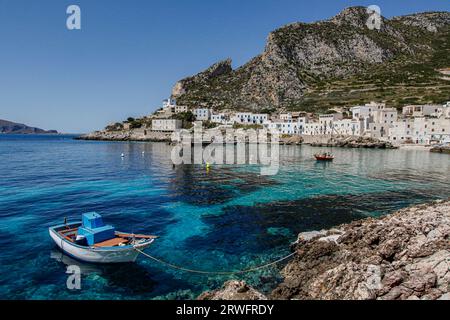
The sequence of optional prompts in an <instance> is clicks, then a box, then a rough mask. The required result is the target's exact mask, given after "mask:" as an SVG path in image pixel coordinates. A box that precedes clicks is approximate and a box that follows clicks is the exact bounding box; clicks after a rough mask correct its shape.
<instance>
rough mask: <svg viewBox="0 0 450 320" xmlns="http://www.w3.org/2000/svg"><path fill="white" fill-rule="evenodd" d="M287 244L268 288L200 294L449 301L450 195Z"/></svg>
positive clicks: (237, 286) (231, 284)
mask: <svg viewBox="0 0 450 320" xmlns="http://www.w3.org/2000/svg"><path fill="white" fill-rule="evenodd" d="M292 249H293V250H295V251H296V252H297V253H298V254H297V255H295V256H294V258H293V259H292V260H291V261H290V262H289V263H288V264H287V265H286V266H285V267H284V268H283V269H282V271H281V274H282V276H283V277H284V281H283V282H282V283H281V284H279V285H278V286H277V287H276V288H275V289H274V290H273V291H272V292H271V293H270V294H268V295H264V294H262V293H260V292H258V291H256V290H255V289H253V288H252V287H250V286H248V285H247V284H245V283H244V282H241V281H228V282H227V283H225V284H224V287H223V288H222V289H219V290H216V291H212V292H205V293H203V294H202V295H200V296H199V299H202V300H222V299H224V300H227V299H249V300H261V299H274V300H278V299H283V300H284V299H299V300H306V299H314V300H315V299H317V300H331V299H351V300H353V299H355V300H373V299H379V300H395V299H401V300H406V299H409V300H418V299H420V300H436V299H440V300H448V299H450V199H448V200H446V201H442V200H441V201H435V202H432V203H429V204H423V205H417V206H413V207H409V208H405V209H402V210H399V211H397V212H395V213H392V214H390V215H387V216H384V217H381V218H367V219H363V220H360V221H355V222H352V223H349V224H344V225H341V226H339V227H336V228H334V229H330V230H323V231H313V232H306V233H301V234H299V236H298V240H297V241H296V243H294V244H293V245H292Z"/></svg>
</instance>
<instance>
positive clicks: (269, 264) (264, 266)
mask: <svg viewBox="0 0 450 320" xmlns="http://www.w3.org/2000/svg"><path fill="white" fill-rule="evenodd" d="M134 249H135V250H136V251H138V252H139V253H141V254H142V255H144V256H146V257H147V258H150V259H152V260H154V261H156V262H159V263H161V264H164V265H166V266H169V267H170V268H172V269H177V270H181V271H185V272H190V273H200V274H217V275H230V274H242V273H248V272H253V271H256V270H259V269H264V268H267V267H270V266H272V265H274V264H277V263H280V262H281V261H284V260H286V259H289V258H290V257H292V256H293V255H295V254H296V253H297V252H295V251H294V252H292V253H290V254H288V255H287V256H284V257H282V258H280V259H278V260H275V261H272V262H269V263H266V264H263V265H260V266H256V267H253V268H249V269H245V270H237V271H203V270H194V269H189V268H184V267H181V266H177V265H174V264H172V263H170V262H167V261H164V260H161V259H159V258H156V257H153V256H151V255H149V254H148V253H145V252H144V251H142V250H139V249H138V248H134Z"/></svg>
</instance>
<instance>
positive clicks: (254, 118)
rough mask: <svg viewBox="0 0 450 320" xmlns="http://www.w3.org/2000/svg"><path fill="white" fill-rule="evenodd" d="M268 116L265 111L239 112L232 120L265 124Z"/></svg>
mask: <svg viewBox="0 0 450 320" xmlns="http://www.w3.org/2000/svg"><path fill="white" fill-rule="evenodd" d="M268 118H269V117H268V115H267V114H265V113H264V114H255V113H252V112H237V113H236V114H235V115H234V117H233V118H232V121H233V122H235V123H239V124H263V123H264V122H266V121H267V120H268Z"/></svg>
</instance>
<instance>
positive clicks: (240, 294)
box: [198, 280, 267, 300]
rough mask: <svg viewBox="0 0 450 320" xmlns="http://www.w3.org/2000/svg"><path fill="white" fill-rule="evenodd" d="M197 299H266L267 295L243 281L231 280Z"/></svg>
mask: <svg viewBox="0 0 450 320" xmlns="http://www.w3.org/2000/svg"><path fill="white" fill-rule="evenodd" d="M198 300H267V297H266V296H265V295H263V294H262V293H260V292H258V291H256V290H255V289H253V288H252V287H250V286H249V285H247V284H246V283H245V282H244V281H237V280H231V281H227V282H225V284H224V285H223V287H222V289H220V290H216V291H207V292H204V293H202V294H201V295H200V296H199V297H198Z"/></svg>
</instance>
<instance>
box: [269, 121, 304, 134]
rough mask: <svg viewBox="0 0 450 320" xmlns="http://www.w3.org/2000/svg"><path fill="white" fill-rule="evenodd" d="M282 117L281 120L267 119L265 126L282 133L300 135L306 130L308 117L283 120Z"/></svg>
mask: <svg viewBox="0 0 450 320" xmlns="http://www.w3.org/2000/svg"><path fill="white" fill-rule="evenodd" d="M281 120H282V119H281V117H280V120H279V121H274V122H272V121H266V122H265V123H264V127H266V128H267V129H269V130H278V132H279V133H281V134H290V135H298V134H303V132H304V131H305V124H306V122H307V118H306V117H302V118H298V119H297V121H292V120H288V121H281Z"/></svg>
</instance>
